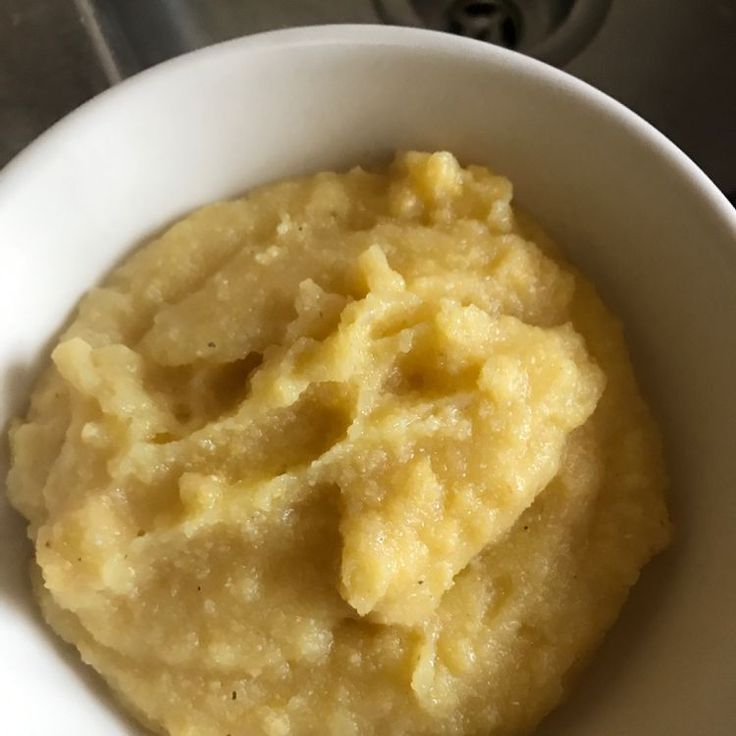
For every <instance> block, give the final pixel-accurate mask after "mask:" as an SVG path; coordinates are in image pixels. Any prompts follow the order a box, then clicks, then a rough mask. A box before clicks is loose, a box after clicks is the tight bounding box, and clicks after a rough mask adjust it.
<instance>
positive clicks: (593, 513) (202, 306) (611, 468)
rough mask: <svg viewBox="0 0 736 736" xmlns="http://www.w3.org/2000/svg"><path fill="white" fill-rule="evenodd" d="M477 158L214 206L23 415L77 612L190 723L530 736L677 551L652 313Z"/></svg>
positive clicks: (122, 678)
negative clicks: (654, 572) (631, 329)
mask: <svg viewBox="0 0 736 736" xmlns="http://www.w3.org/2000/svg"><path fill="white" fill-rule="evenodd" d="M511 193H512V192H511V185H510V183H509V182H508V181H507V180H506V179H504V178H502V177H500V176H497V175H494V174H492V173H491V172H490V171H488V170H487V169H485V168H481V167H477V166H470V167H468V168H467V169H463V168H461V167H460V166H459V164H458V163H457V161H456V160H455V159H454V158H453V157H452V156H451V155H450V154H448V153H435V154H431V155H429V154H424V153H409V154H405V155H401V156H398V157H397V158H396V160H395V161H394V162H393V164H392V165H391V166H390V167H389V168H388V169H387V170H386V171H383V172H381V173H368V172H366V171H364V170H362V169H360V168H356V169H353V170H352V171H350V172H348V173H346V174H334V173H322V174H318V175H316V176H313V177H309V178H305V179H301V180H294V181H286V182H282V183H278V184H274V185H270V186H267V187H264V188H263V189H260V190H257V191H255V192H253V193H251V194H250V195H248V196H247V197H245V198H243V199H240V200H236V201H233V202H223V203H218V204H214V205H211V206H208V207H205V208H203V209H201V210H199V211H197V212H195V213H194V214H193V215H191V216H189V217H187V218H186V219H184V220H182V221H181V222H179V223H178V224H176V225H174V226H173V227H172V228H171V229H170V230H168V231H167V232H166V233H165V234H164V235H163V236H161V237H160V238H158V239H157V240H155V241H154V242H152V243H151V244H149V245H147V246H146V247H144V248H143V249H141V250H140V251H138V252H137V253H135V254H134V255H133V256H132V257H130V258H129V259H128V260H127V261H126V262H125V263H124V264H123V265H122V266H121V267H120V268H118V269H117V270H116V271H115V272H114V273H113V274H112V275H111V276H110V278H109V279H108V280H107V281H106V283H105V284H104V286H103V287H101V288H97V289H93V290H92V291H90V292H89V293H88V294H87V295H86V296H85V298H84V299H83V300H82V302H81V304H80V306H79V311H78V314H77V316H76V318H75V319H74V321H73V322H72V324H71V326H70V327H69V328H68V329H67V330H66V332H65V333H64V334H63V336H62V338H61V340H60V342H59V344H58V346H57V347H56V349H55V350H54V351H53V355H52V357H53V366H52V367H51V368H50V370H49V371H48V372H47V374H46V375H45V377H44V378H43V380H42V381H41V382H40V384H39V386H38V388H37V390H36V391H35V393H34V395H33V398H32V405H31V409H30V413H29V415H28V418H27V419H26V421H25V422H22V423H18V424H17V426H15V427H14V429H13V431H12V449H13V465H12V469H11V472H10V476H9V493H10V497H11V500H12V502H13V503H14V505H15V506H16V507H17V508H18V509H19V510H20V511H21V512H22V513H23V514H24V515H25V516H26V517H27V518H28V520H29V523H30V526H29V533H30V536H31V538H32V540H33V541H34V543H35V548H36V562H37V567H36V569H35V574H36V578H37V591H38V595H39V597H40V600H41V604H42V606H43V610H44V614H45V616H46V618H47V620H48V621H49V623H50V624H51V626H52V627H53V628H54V629H55V630H56V631H58V632H59V633H60V634H61V636H63V637H64V638H65V639H67V640H68V641H70V642H72V643H73V644H74V645H75V646H76V647H77V648H78V649H79V651H80V652H81V655H82V657H83V659H84V660H85V661H86V662H88V663H89V664H90V665H92V666H93V667H94V668H95V669H96V670H98V671H99V672H100V673H101V674H102V675H103V676H104V677H105V678H106V680H107V681H108V682H109V683H110V685H111V687H112V688H113V689H114V690H115V691H116V693H117V694H118V695H119V696H120V698H121V699H122V700H124V701H125V702H126V703H127V705H128V706H129V707H130V708H132V709H133V710H134V712H135V713H136V714H137V715H138V716H139V717H140V718H141V719H142V720H143V721H144V722H145V723H147V724H148V725H149V726H151V727H152V728H154V729H156V730H158V731H160V732H162V733H167V734H172V735H175V736H254V735H256V734H265V735H267V736H286V735H287V734H294V735H311V734H330V735H332V736H358V735H360V736H370V735H371V734H374V735H376V736H392V735H399V734H417V735H418V734H427V735H428V736H429V735H430V734H431V735H432V736H439V735H441V734H464V735H467V734H489V733H490V734H494V735H498V734H516V733H520V732H524V731H526V730H528V729H530V728H531V727H533V726H534V725H535V724H536V723H537V722H538V721H539V719H540V718H541V717H542V716H543V715H544V714H545V713H546V712H547V711H548V710H549V709H550V708H551V707H553V706H554V705H555V704H556V703H557V702H558V701H559V700H560V698H561V697H562V696H563V695H564V693H565V691H566V683H567V680H568V676H569V674H570V672H571V671H573V670H574V669H575V668H576V666H577V665H578V664H579V663H580V662H581V660H583V659H584V658H585V657H586V656H587V655H588V653H589V652H590V651H591V648H592V647H594V645H595V644H596V643H597V642H598V641H599V639H600V638H601V636H602V634H603V632H605V630H606V629H607V628H608V627H609V626H610V625H611V623H612V622H613V620H614V619H615V617H616V615H617V613H618V611H619V609H620V607H621V605H622V603H623V601H624V599H625V597H626V594H627V591H628V589H629V587H630V586H631V585H632V584H633V583H634V582H635V581H636V579H637V576H638V574H639V570H640V568H641V567H642V565H643V564H644V563H645V562H646V561H647V560H648V559H649V558H650V557H651V556H652V555H653V554H654V553H656V552H657V551H658V550H660V549H662V547H663V546H664V545H665V544H666V543H667V541H668V537H669V522H668V518H667V511H666V508H665V504H664V500H663V488H664V485H665V475H664V471H663V467H662V461H661V457H660V447H659V441H658V438H657V432H656V429H655V427H654V425H653V423H652V419H651V417H650V414H649V412H648V410H647V408H646V406H645V404H644V403H643V401H642V399H641V398H640V396H639V392H638V389H637V386H636V383H635V380H634V377H633V375H632V370H631V366H630V364H629V360H628V357H627V354H626V348H625V346H624V342H623V339H622V335H621V330H620V327H619V325H618V323H617V322H616V320H615V318H613V317H612V316H611V315H610V313H609V312H608V311H607V310H606V308H605V307H604V306H603V305H602V303H601V302H600V300H599V299H598V297H597V296H596V294H595V291H594V290H593V288H592V287H591V285H590V284H589V283H588V282H587V281H586V280H585V279H584V278H582V277H581V276H580V275H579V274H578V273H577V272H576V271H575V270H574V269H573V268H572V267H570V266H569V265H567V264H565V263H564V262H563V261H562V260H561V258H560V257H559V256H557V255H556V254H555V250H554V248H553V246H552V245H551V244H550V243H549V241H548V240H547V239H546V238H545V237H544V235H543V234H542V233H541V232H540V231H539V230H538V228H536V227H535V226H534V225H533V224H532V223H531V222H529V221H527V220H525V218H524V217H523V216H522V215H520V214H519V213H518V212H515V211H514V210H513V209H512V207H511V204H510V202H511Z"/></svg>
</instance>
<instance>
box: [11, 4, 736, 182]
mask: <svg viewBox="0 0 736 736" xmlns="http://www.w3.org/2000/svg"><path fill="white" fill-rule="evenodd" d="M75 8H76V9H77V14H76V15H75ZM381 21H383V22H391V23H398V24H405V25H414V26H427V27H431V28H436V29H443V30H448V31H451V32H455V33H460V34H463V35H468V36H472V37H478V38H482V39H484V40H487V41H491V42H495V43H499V44H502V45H505V46H509V47H513V48H516V49H518V50H520V51H522V52H524V53H527V54H531V55H533V56H537V57H538V58H542V59H544V60H545V61H548V62H550V63H553V64H555V65H557V66H560V67H562V68H564V69H566V70H567V71H569V72H570V73H572V74H574V75H576V76H578V77H580V78H582V79H585V80H586V81H588V82H590V83H591V84H593V85H594V86H596V87H598V88H599V89H601V90H603V91H604V92H608V93H609V94H611V95H612V96H613V97H615V98H617V99H618V100H620V101H621V102H623V103H624V104H625V105H627V106H629V107H631V108H632V109H633V110H635V111H636V112H638V113H639V114H641V115H642V116H643V117H644V118H646V119H647V120H649V121H650V122H652V123H653V124H654V125H655V126H656V127H658V128H659V129H660V130H662V131H663V132H664V133H665V135H667V136H669V137H670V138H672V140H674V141H675V142H676V143H677V144H678V145H680V146H681V147H682V148H683V149H684V150H685V152H686V153H688V154H689V155H690V156H692V157H693V158H694V159H695V160H696V161H697V162H698V163H699V164H700V166H702V167H703V168H704V169H705V171H706V172H707V173H708V174H709V175H710V176H711V177H712V178H713V179H714V180H715V182H716V183H717V184H718V185H719V186H720V187H721V188H722V189H723V190H724V191H726V192H734V191H736V136H735V135H734V133H733V131H734V125H736V94H734V90H736V0H676V1H675V0H339V1H338V0H0V126H1V128H2V133H3V137H2V141H1V145H0V164H1V163H2V162H3V161H5V160H7V158H8V156H9V155H10V154H11V153H12V152H13V151H15V150H17V148H19V147H20V145H22V144H24V143H26V142H28V141H29V140H30V139H31V138H32V137H34V136H35V135H37V134H38V133H39V132H40V131H41V130H42V129H43V128H44V127H46V126H48V125H49V124H50V123H51V122H52V121H53V120H54V119H56V118H58V117H60V116H61V115H63V114H64V113H65V112H67V111H68V110H69V109H71V108H73V107H74V106H76V105H77V104H79V102H81V101H83V100H84V99H86V98H88V97H90V96H92V95H93V94H95V93H96V92H98V91H99V90H100V89H102V88H103V87H104V85H105V78H106V79H107V82H108V83H113V82H115V81H116V80H117V79H119V78H121V77H126V76H129V75H131V74H134V73H135V72H137V71H140V70H141V69H144V68H146V67H148V66H151V65H153V64H156V63H158V62H160V61H163V60H165V59H168V58H170V57H172V56H176V55H177V54H181V53H184V52H186V51H190V50H192V49H195V48H200V47H202V46H206V45H208V44H211V43H215V42H217V41H222V40H224V39H228V38H233V37H236V36H240V35H245V34H250V33H256V32H259V31H265V30H270V29H274V28H284V27H288V26H298V25H308V24H317V23H377V22H381ZM85 27H86V29H87V31H86V32H85Z"/></svg>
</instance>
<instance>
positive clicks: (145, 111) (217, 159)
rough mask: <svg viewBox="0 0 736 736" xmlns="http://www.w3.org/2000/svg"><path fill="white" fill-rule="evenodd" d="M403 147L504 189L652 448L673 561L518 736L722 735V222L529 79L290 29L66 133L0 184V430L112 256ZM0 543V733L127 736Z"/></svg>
mask: <svg viewBox="0 0 736 736" xmlns="http://www.w3.org/2000/svg"><path fill="white" fill-rule="evenodd" d="M406 148H418V149H425V150H435V149H448V150H451V151H453V152H455V153H456V154H457V155H458V156H459V157H460V158H461V160H463V161H465V162H475V163H484V164H489V165H490V166H492V167H493V168H494V169H496V170H498V171H500V172H502V173H504V174H506V175H507V176H509V177H510V178H511V180H512V181H513V182H514V184H515V191H516V197H517V199H518V201H520V202H521V203H522V204H523V205H524V206H525V207H526V208H527V209H529V210H530V211H532V212H534V213H535V214H536V215H537V216H538V218H539V219H540V220H541V221H542V222H543V223H544V224H545V225H546V226H547V227H548V228H549V229H550V230H551V232H552V233H553V234H554V235H555V236H556V237H557V239H558V240H559V241H560V242H562V243H563V244H564V245H565V248H566V250H567V252H568V253H569V254H570V256H571V258H572V259H573V260H574V261H575V262H577V263H578V264H579V265H580V266H581V267H582V268H583V269H584V270H585V271H586V272H587V273H588V274H589V275H590V276H591V277H592V278H593V280H594V281H595V282H596V283H597V284H598V286H599V287H600V289H601V292H602V293H603V294H604V296H605V297H606V299H607V300H608V301H609V303H610V304H611V305H612V306H613V307H614V308H615V310H616V311H617V312H618V313H619V314H620V315H621V317H622V318H623V319H624V322H625V324H626V328H627V333H628V335H629V339H630V343H631V345H632V348H633V352H634V356H635V362H636V363H637V364H638V367H639V374H640V376H641V378H642V381H643V383H644V385H645V388H646V390H647V393H648V395H649V397H650V398H651V400H652V403H653V404H654V406H655V408H656V410H657V413H658V415H659V417H660V419H661V422H662V424H663V428H664V432H665V437H666V443H667V451H668V458H669V465H670V471H671V474H672V493H671V498H672V509H673V514H674V518H675V523H676V526H677V539H676V543H675V545H674V546H673V548H672V550H671V551H670V552H668V553H666V554H665V555H663V556H662V557H661V558H660V559H658V560H657V561H655V562H654V563H653V564H652V565H651V566H650V567H649V568H648V569H647V571H646V572H645V574H644V576H643V579H642V583H641V585H640V586H638V588H637V589H636V590H635V593H634V595H633V596H632V600H631V601H630V603H629V604H628V606H627V608H626V610H625V612H624V616H623V618H622V621H621V622H620V623H619V624H618V625H617V627H616V629H615V630H614V632H613V633H612V635H611V637H609V639H608V641H607V643H606V645H605V646H604V647H603V649H602V650H601V652H600V654H599V656H598V657H597V658H596V660H595V662H594V663H593V665H592V666H591V667H590V669H589V670H588V671H587V674H586V675H585V677H584V682H582V683H581V685H580V687H578V688H577V690H576V692H575V694H574V695H573V697H572V699H571V701H570V703H569V704H567V705H566V706H564V707H563V708H562V709H561V710H560V711H559V712H558V713H556V714H555V715H553V716H552V717H551V718H550V719H549V721H548V722H547V723H545V725H544V726H543V727H542V729H541V732H542V733H544V734H545V735H546V736H558V735H561V734H565V736H583V735H586V736H589V735H590V734H609V733H610V734H626V735H627V736H660V735H661V736H665V735H666V736H694V735H695V734H697V735H700V734H704V735H705V734H708V736H720V735H721V734H723V735H724V736H725V735H726V734H732V733H734V730H733V729H734V727H735V726H734V724H736V634H735V633H734V632H735V629H734V626H735V624H734V622H736V495H735V492H734V479H735V478H736V390H735V389H734V378H735V377H736V215H735V214H734V211H733V210H732V209H731V207H730V205H729V204H728V202H727V201H726V200H725V198H724V197H722V195H720V193H719V192H718V191H717V190H716V189H715V187H714V186H713V185H712V184H711V183H710V182H709V181H708V180H707V179H706V178H705V176H704V175H703V174H702V173H701V172H700V171H699V170H698V169H697V168H696V167H695V166H694V165H693V164H692V163H691V162H690V161H689V160H688V159H687V158H686V157H685V156H684V155H683V154H681V153H680V152H679V151H678V150H677V149H676V148H675V147H674V146H673V145H672V144H670V143H669V142H668V141H666V140H665V139H664V138H663V137H662V136H661V135H659V134H658V133H657V132H656V131H654V130H653V129H652V128H650V127H649V126H648V125H647V124H646V123H644V122H643V121H641V120H640V119H639V118H637V117H636V116H634V115H633V114H632V113H630V112H628V111H626V110H625V109H624V108H622V107H621V106H620V105H618V104H617V103H615V102H613V101H612V100H610V99H609V98H607V97H605V96H604V95H602V94H600V93H598V92H596V91H595V90H592V89H591V88H590V87H587V86H586V85H584V84H583V83H581V82H579V81H577V80H574V79H573V78H571V77H569V76H567V75H565V74H563V73H561V72H559V71H556V70H554V69H552V68H550V67H547V66H545V65H543V64H540V63H538V62H535V61H532V60H529V59H527V58H524V57H521V56H519V55H517V54H514V53H511V52H507V51H504V50H499V49H496V48H493V47H490V46H488V45H485V44H481V43H474V42H468V41H465V40H461V39H456V38H453V37H450V36H446V35H441V34H435V33H430V32H425V31H417V30H409V29H398V28H387V27H366V26H355V27H350V26H333V27H323V28H311V29H297V30H291V31H281V32H277V33H271V34H264V35H262V36H256V37H253V38H251V39H244V40H239V41H235V42H230V43H226V44H222V45H220V46H217V47H213V48H210V49H206V50H204V51H201V52H196V53H194V54H191V55H188V56H186V57H182V58H180V59H176V60H174V61H172V62H168V63H167V64H164V65H162V66H161V67H159V68H156V69H154V70H151V71H149V72H146V73H144V74H142V75H139V76H138V77H135V78H133V79H132V80H130V81H128V82H126V83H124V84H122V85H120V86H119V87H118V88H115V89H113V90H111V91H110V92H107V93H105V94H104V95H102V96H101V97H100V98H98V99H97V100H95V101H93V102H92V103H89V104H88V105H86V106H84V107H83V108H82V109H80V110H79V111H77V112H76V113H73V114H72V115H71V116H70V117H69V118H67V119H66V120H64V121H62V123H60V124H59V125H57V126H56V127H55V128H54V129H52V130H51V131H50V132H49V133H47V134H45V135H44V136H42V138H41V139H39V141H37V142H36V143H35V144H34V145H33V146H31V147H30V149H28V150H27V151H26V152H24V153H23V154H21V156H20V157H19V158H18V159H17V160H16V161H15V162H13V163H11V164H10V165H9V166H8V167H7V169H6V170H5V171H4V172H3V173H2V174H1V175H0V274H2V289H1V290H0V293H1V298H2V300H3V302H2V309H1V310H0V319H1V320H2V332H0V335H1V340H2V342H1V344H0V371H1V372H0V375H1V376H2V381H3V390H2V398H1V400H2V402H3V403H2V406H1V407H0V411H1V412H2V413H1V414H0V420H2V422H3V423H4V422H5V420H6V419H7V418H8V417H9V416H10V415H12V414H13V413H17V412H18V411H20V410H22V408H23V405H24V401H25V399H26V397H27V389H28V386H29V381H30V379H31V378H32V376H33V374H32V371H29V366H32V365H34V364H35V363H36V362H37V360H38V358H39V356H40V355H42V354H43V352H44V350H45V347H46V345H47V343H48V341H49V339H50V338H51V337H52V336H53V334H54V333H55V332H56V331H57V330H58V328H59V327H60V326H61V325H62V323H63V322H64V320H65V318H66V317H67V315H68V314H69V311H70V309H71V308H72V307H73V305H74V303H75V301H76V299H77V298H78V297H79V296H80V295H81V294H82V292H83V291H84V290H86V289H87V288H88V287H89V286H90V285H91V284H93V283H95V282H96V281H98V280H99V279H100V278H101V277H102V276H103V275H104V274H105V273H106V272H107V271H108V270H109V269H110V268H111V266H112V265H113V264H115V263H116V262H117V261H119V260H120V258H121V257H122V256H123V255H124V254H125V253H127V252H128V251H129V250H130V248H131V247H132V246H133V244H136V243H138V242H140V241H141V239H143V238H145V237H147V236H148V235H150V234H151V233H154V232H156V231H158V230H160V229H161V228H162V227H163V226H165V225H166V224H167V223H170V222H171V221H172V220H173V219H175V218H177V217H179V216H180V215H183V214H184V213H186V212H187V211H188V210H190V209H192V208H193V207H195V206H197V205H199V204H203V203H205V202H209V201H212V200H216V199H219V198H223V197H230V196H232V195H235V194H237V193H240V192H242V191H244V190H246V189H248V188H249V187H251V186H253V185H255V184H260V183H264V182H266V181H270V180H274V179H278V178H280V177H284V176H290V175H294V174H299V173H306V172H313V171H317V170H320V169H330V168H344V167H347V166H350V165H353V164H355V163H358V162H360V163H371V162H373V161H376V160H377V159H380V158H384V157H386V156H388V155H389V154H390V153H391V152H393V151H394V150H396V149H406ZM3 504H4V502H3ZM20 528H21V524H20V523H19V521H18V519H17V518H16V517H15V516H14V515H13V514H11V513H10V512H9V511H8V510H7V508H6V507H5V505H3V506H2V507H1V508H0V649H1V650H2V657H1V658H0V693H2V694H3V695H2V701H3V706H2V708H1V709H0V731H2V732H7V733H17V734H21V733H22V734H23V735H24V736H36V735H37V734H38V735H39V736H40V735H41V734H44V736H46V735H47V734H49V733H51V734H54V736H88V735H89V736H93V735H94V736H97V735H98V734H102V733H104V734H106V735H107V736H117V735H119V734H124V733H139V731H138V730H137V729H136V728H135V727H134V726H132V725H131V724H130V723H129V722H127V721H125V720H124V719H121V718H120V717H119V716H118V715H117V712H116V710H115V709H114V708H111V707H110V704H109V701H108V700H106V699H105V698H104V697H101V696H100V694H99V691H98V689H97V687H96V686H95V685H94V684H90V683H94V682H95V679H94V678H90V676H89V675H88V674H85V673H84V672H83V671H82V670H81V668H79V667H75V666H74V664H73V661H74V658H75V656H74V655H73V654H72V655H69V654H68V653H67V654H63V649H60V648H59V647H54V646H52V645H51V644H50V639H49V636H48V635H47V634H46V632H45V631H44V629H43V627H42V626H41V625H40V624H39V622H38V617H37V614H36V613H35V609H34V608H33V606H32V604H31V603H30V601H29V595H28V592H27V585H26V583H25V577H26V569H25V565H24V564H23V563H22V562H21V557H22V556H23V554H25V552H24V551H23V547H22V545H21V542H20V541H19V537H20V531H19V530H20Z"/></svg>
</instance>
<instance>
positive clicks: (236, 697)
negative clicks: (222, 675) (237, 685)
mask: <svg viewBox="0 0 736 736" xmlns="http://www.w3.org/2000/svg"><path fill="white" fill-rule="evenodd" d="M232 697H233V700H237V699H238V694H237V693H236V692H235V690H233V695H232Z"/></svg>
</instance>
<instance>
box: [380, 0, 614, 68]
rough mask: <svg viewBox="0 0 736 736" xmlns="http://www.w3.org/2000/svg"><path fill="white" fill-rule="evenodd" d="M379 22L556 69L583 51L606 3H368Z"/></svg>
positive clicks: (423, 0)
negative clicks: (465, 40) (453, 37)
mask: <svg viewBox="0 0 736 736" xmlns="http://www.w3.org/2000/svg"><path fill="white" fill-rule="evenodd" d="M374 2H375V3H376V8H377V9H378V13H379V15H380V17H381V19H382V20H384V21H385V22H387V23H395V24H399V25H410V26H421V27H425V28H432V29H434V30H438V31H449V32H450V33H455V34H458V35H460V36H468V37H469V38H475V39H478V40H480V41H488V42H490V43H494V44H497V45H499V46H505V47H506V48H511V49H516V50H518V51H522V52H523V53H525V54H529V55H530V56H536V57H537V58H538V59H543V60H544V61H547V62H549V63H550V64H555V65H557V66H561V65H562V64H564V63H566V62H568V61H569V60H570V59H572V58H573V57H574V56H575V55H576V54H577V53H579V52H580V50H581V49H582V48H584V47H585V46H586V45H587V44H588V43H589V42H590V41H591V39H592V38H593V37H594V36H595V34H596V32H597V31H598V29H599V28H600V27H601V24H602V23H603V21H604V20H605V17H606V13H607V12H608V9H609V7H610V5H611V0H374Z"/></svg>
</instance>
